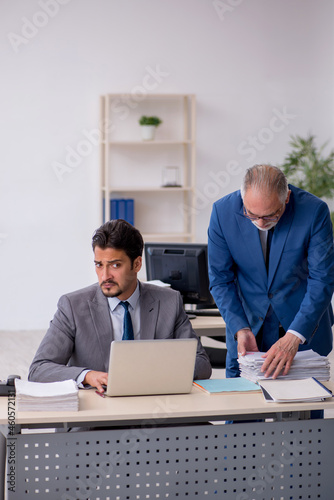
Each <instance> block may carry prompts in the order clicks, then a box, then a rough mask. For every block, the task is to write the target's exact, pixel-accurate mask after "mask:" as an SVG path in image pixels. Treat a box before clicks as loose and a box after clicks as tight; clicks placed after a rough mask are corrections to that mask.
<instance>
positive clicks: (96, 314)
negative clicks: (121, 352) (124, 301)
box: [88, 288, 114, 358]
mask: <svg viewBox="0 0 334 500" xmlns="http://www.w3.org/2000/svg"><path fill="white" fill-rule="evenodd" d="M88 307H89V309H90V313H91V316H92V321H93V325H94V328H95V333H96V337H97V340H98V342H99V345H100V349H101V357H102V358H104V357H105V353H106V351H107V352H109V349H110V343H111V341H112V340H113V338H114V335H113V330H112V322H111V317H110V312H109V305H108V299H107V298H106V297H105V296H104V295H103V293H102V292H101V290H100V288H98V289H97V291H96V295H95V297H94V298H93V299H92V300H91V301H88Z"/></svg>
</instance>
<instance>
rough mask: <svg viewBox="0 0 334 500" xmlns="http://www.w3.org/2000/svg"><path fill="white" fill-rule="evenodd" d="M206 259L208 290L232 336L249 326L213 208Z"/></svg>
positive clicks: (232, 264) (233, 265) (231, 258)
mask: <svg viewBox="0 0 334 500" xmlns="http://www.w3.org/2000/svg"><path fill="white" fill-rule="evenodd" d="M208 257H209V278H210V290H211V293H212V296H213V298H214V300H215V302H216V304H217V307H218V309H219V311H220V313H221V315H222V317H223V318H224V321H225V323H226V325H227V327H228V328H227V332H226V333H227V334H230V335H232V336H234V335H235V334H236V333H237V331H238V330H240V329H241V328H244V327H247V326H249V322H248V319H247V316H246V314H245V311H244V309H243V306H242V303H241V300H240V297H239V294H238V289H237V284H236V274H235V262H234V260H233V257H232V255H231V252H230V250H229V247H228V244H227V242H226V239H225V236H224V232H223V229H222V228H221V225H220V223H219V218H218V214H217V207H216V206H215V205H214V206H213V210H212V214H211V219H210V224H209V229H208Z"/></svg>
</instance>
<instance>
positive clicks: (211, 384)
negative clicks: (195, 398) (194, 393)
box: [193, 377, 260, 394]
mask: <svg viewBox="0 0 334 500" xmlns="http://www.w3.org/2000/svg"><path fill="white" fill-rule="evenodd" d="M193 384H194V386H195V387H198V388H199V389H202V390H203V391H205V392H207V393H209V394H222V393H223V392H249V391H259V390H260V387H259V386H258V385H257V384H254V382H250V381H249V380H246V379H244V378H241V377H236V378H218V379H214V378H211V379H208V380H196V381H195V382H193Z"/></svg>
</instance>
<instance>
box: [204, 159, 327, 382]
mask: <svg viewBox="0 0 334 500" xmlns="http://www.w3.org/2000/svg"><path fill="white" fill-rule="evenodd" d="M208 251H209V275H210V286H211V293H212V295H213V297H214V299H215V301H216V304H217V306H218V308H219V310H220V312H221V314H222V316H223V318H224V320H225V322H226V343H227V358H226V376H227V377H236V376H239V368H238V362H237V358H238V354H239V355H244V354H245V353H246V351H258V350H260V351H263V352H265V353H266V354H265V358H266V359H265V361H264V364H263V368H262V370H263V372H265V374H266V376H269V375H271V376H273V378H276V377H277V376H278V374H279V373H281V372H282V370H283V372H282V373H284V374H286V373H288V371H289V369H290V366H291V363H292V361H293V358H294V356H295V354H296V352H297V351H298V349H299V350H304V349H313V350H314V351H316V352H318V353H319V354H321V355H327V354H328V353H329V352H330V351H331V349H332V325H333V310H332V307H331V298H332V295H333V290H334V250H333V230H332V224H331V220H330V214H329V210H328V207H327V205H326V203H325V202H323V201H322V200H320V199H319V198H317V197H316V196H313V195H312V194H310V193H308V192H306V191H303V190H301V189H298V188H296V187H294V186H290V185H288V183H287V180H286V177H285V176H284V174H283V172H282V171H281V170H280V169H278V168H277V167H273V166H271V165H255V166H254V167H252V168H250V169H248V170H247V172H246V174H245V177H244V180H243V184H242V188H241V191H236V192H234V193H231V194H229V195H227V196H225V197H224V198H221V199H220V200H218V201H217V202H216V203H215V204H214V205H213V210H212V215H211V220H210V225H209V230H208Z"/></svg>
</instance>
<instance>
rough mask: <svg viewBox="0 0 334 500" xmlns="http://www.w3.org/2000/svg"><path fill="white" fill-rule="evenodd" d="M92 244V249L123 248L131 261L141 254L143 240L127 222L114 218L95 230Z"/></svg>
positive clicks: (136, 230)
mask: <svg viewBox="0 0 334 500" xmlns="http://www.w3.org/2000/svg"><path fill="white" fill-rule="evenodd" d="M92 246H93V250H95V247H100V248H102V250H105V249H106V248H115V249H117V250H124V252H125V253H126V255H127V256H128V257H129V258H130V260H131V262H132V263H133V261H134V260H135V259H136V258H137V257H140V256H141V255H142V253H143V247H144V241H143V237H142V235H141V234H140V232H139V231H138V229H136V228H135V227H133V226H132V225H131V224H129V222H127V221H125V220H123V219H115V220H111V221H108V222H105V223H104V224H102V226H100V227H99V228H98V229H97V230H96V231H95V233H94V234H93V239H92Z"/></svg>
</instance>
